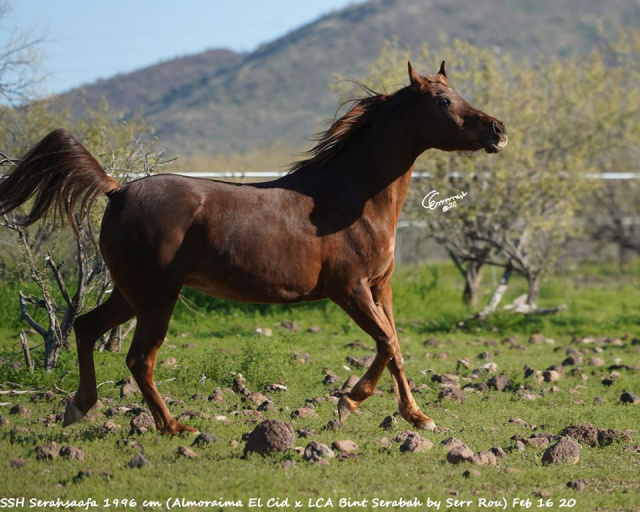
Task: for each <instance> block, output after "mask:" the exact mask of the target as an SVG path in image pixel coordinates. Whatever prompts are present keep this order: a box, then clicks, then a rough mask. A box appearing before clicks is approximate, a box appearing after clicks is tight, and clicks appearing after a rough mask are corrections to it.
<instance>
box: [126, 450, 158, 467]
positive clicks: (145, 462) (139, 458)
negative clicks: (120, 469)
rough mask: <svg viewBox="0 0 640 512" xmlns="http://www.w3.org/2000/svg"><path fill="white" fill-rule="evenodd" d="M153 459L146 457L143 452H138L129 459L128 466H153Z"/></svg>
mask: <svg viewBox="0 0 640 512" xmlns="http://www.w3.org/2000/svg"><path fill="white" fill-rule="evenodd" d="M151 465H152V464H151V461H150V460H149V459H148V458H147V457H145V456H144V455H143V454H142V453H138V454H137V455H136V456H135V457H133V459H131V460H130V461H129V464H128V466H129V467H130V468H137V469H141V468H143V467H145V466H151Z"/></svg>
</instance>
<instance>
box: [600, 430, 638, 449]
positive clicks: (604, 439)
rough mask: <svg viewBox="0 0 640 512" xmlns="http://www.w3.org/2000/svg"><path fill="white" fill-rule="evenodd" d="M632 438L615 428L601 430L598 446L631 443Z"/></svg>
mask: <svg viewBox="0 0 640 512" xmlns="http://www.w3.org/2000/svg"><path fill="white" fill-rule="evenodd" d="M630 440H631V436H629V435H628V434H627V433H625V432H620V431H619V430H616V429H614V428H609V429H606V428H601V429H600V430H598V445H600V446H609V445H611V444H613V443H615V442H621V441H630Z"/></svg>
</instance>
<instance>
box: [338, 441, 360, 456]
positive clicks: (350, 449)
mask: <svg viewBox="0 0 640 512" xmlns="http://www.w3.org/2000/svg"><path fill="white" fill-rule="evenodd" d="M331 448H333V449H334V450H336V451H338V452H339V453H340V454H341V455H352V454H354V453H357V452H358V451H359V448H358V445H357V444H356V443H354V442H353V441H352V440H351V439H343V440H341V441H334V442H333V443H332V444H331Z"/></svg>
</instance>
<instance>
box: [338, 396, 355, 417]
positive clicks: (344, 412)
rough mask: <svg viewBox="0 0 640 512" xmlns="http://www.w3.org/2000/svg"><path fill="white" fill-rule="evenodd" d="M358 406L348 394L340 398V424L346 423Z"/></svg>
mask: <svg viewBox="0 0 640 512" xmlns="http://www.w3.org/2000/svg"><path fill="white" fill-rule="evenodd" d="M355 408H356V406H355V404H354V403H353V400H351V399H350V398H349V397H348V396H347V395H346V394H344V395H342V396H341V397H340V401H339V402H338V420H340V423H344V422H345V420H346V419H347V418H348V417H349V414H351V413H352V412H353V411H354V410H355Z"/></svg>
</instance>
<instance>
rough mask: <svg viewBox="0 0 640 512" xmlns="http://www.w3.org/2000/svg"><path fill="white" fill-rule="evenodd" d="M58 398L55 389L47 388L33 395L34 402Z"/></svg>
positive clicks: (51, 400)
mask: <svg viewBox="0 0 640 512" xmlns="http://www.w3.org/2000/svg"><path fill="white" fill-rule="evenodd" d="M55 399H56V395H55V394H54V392H53V391H51V390H49V389H47V390H46V391H41V392H39V393H36V394H34V395H32V396H31V401H32V402H53V401H54V400H55Z"/></svg>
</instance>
